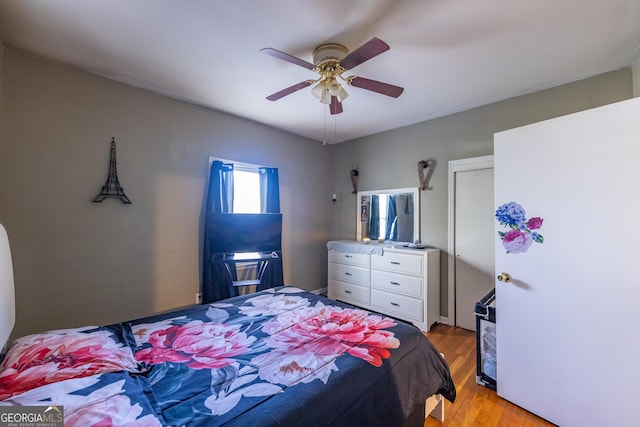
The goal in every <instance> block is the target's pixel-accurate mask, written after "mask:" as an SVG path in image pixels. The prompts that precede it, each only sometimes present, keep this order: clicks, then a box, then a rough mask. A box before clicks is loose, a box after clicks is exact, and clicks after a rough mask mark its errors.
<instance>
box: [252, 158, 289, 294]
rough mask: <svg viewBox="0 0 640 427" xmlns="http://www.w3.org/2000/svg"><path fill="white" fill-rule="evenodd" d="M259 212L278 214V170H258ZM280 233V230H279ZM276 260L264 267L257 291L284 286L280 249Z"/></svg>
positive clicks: (273, 259)
mask: <svg viewBox="0 0 640 427" xmlns="http://www.w3.org/2000/svg"><path fill="white" fill-rule="evenodd" d="M258 172H259V174H260V212H262V213H280V182H279V180H278V168H260V169H258ZM281 231H282V230H281ZM275 252H276V255H277V256H278V258H272V259H271V260H270V261H269V262H268V263H267V265H266V268H265V270H264V273H263V275H262V279H261V280H260V285H259V286H258V289H257V290H259V291H260V290H263V289H268V288H273V287H275V286H282V285H284V274H283V271H282V247H281V248H280V250H279V251H275Z"/></svg>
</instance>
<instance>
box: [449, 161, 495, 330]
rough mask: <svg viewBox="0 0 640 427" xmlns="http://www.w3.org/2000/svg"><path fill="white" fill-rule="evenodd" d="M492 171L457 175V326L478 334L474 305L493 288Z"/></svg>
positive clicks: (468, 172) (486, 170)
mask: <svg viewBox="0 0 640 427" xmlns="http://www.w3.org/2000/svg"><path fill="white" fill-rule="evenodd" d="M493 211H494V203H493V168H492V167H491V168H482V169H474V170H461V171H458V172H456V174H455V233H454V234H455V287H456V289H455V293H456V294H455V304H456V325H457V326H460V327H462V328H465V329H469V330H472V331H475V330H476V316H475V315H474V314H473V309H474V306H475V303H476V302H478V301H479V300H480V299H481V298H482V297H484V296H485V295H486V294H487V293H488V292H489V291H490V290H491V289H493V287H494V283H495V280H494V274H493V273H494V259H493V258H494V252H493V243H494V240H495V239H494V237H493V233H494V231H493V222H494V219H493Z"/></svg>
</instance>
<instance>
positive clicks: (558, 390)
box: [494, 98, 640, 427]
mask: <svg viewBox="0 0 640 427" xmlns="http://www.w3.org/2000/svg"><path fill="white" fill-rule="evenodd" d="M639 118H640V98H635V99H632V100H629V101H624V102H620V103H616V104H612V105H608V106H605V107H601V108H597V109H593V110H588V111H584V112H580V113H576V114H572V115H568V116H564V117H561V118H557V119H553V120H549V121H545V122H542V123H537V124H533V125H529V126H525V127H522V128H518V129H513V130H510V131H505V132H501V133H498V134H496V135H495V150H494V166H495V169H494V172H495V204H496V206H500V205H503V204H509V203H510V202H515V203H517V204H518V205H520V206H521V207H522V208H523V209H524V214H522V213H521V212H519V210H518V209H517V208H516V207H515V205H509V206H510V207H511V209H503V210H502V213H503V216H502V217H501V218H502V220H503V224H506V223H509V221H512V222H514V223H517V224H518V225H516V226H515V228H512V227H509V226H507V225H500V224H498V222H497V221H496V233H495V236H496V240H495V262H496V275H497V274H499V273H501V272H505V273H508V274H509V275H510V276H511V278H512V279H511V281H509V282H496V317H497V325H496V328H497V373H498V375H497V377H498V378H497V380H498V386H497V387H498V394H499V395H500V396H502V397H503V398H505V399H507V400H510V401H512V402H513V403H515V404H517V405H519V406H522V407H523V408H525V409H527V410H529V411H531V412H533V413H535V414H537V415H539V416H541V417H543V418H546V419H548V420H549V421H551V422H552V423H555V424H558V425H561V426H568V427H570V426H605V425H606V426H623V425H637V423H638V415H637V412H638V410H637V407H638V402H640V386H638V384H640V367H639V365H638V355H640V334H639V333H638V326H639V325H640V309H639V308H638V302H639V301H640V262H639V260H638V254H639V251H638V242H640V225H639V224H638V222H639V218H640V190H639V189H638V183H639V182H640V168H639V167H638V162H639V161H640V119H639ZM525 220H528V221H525ZM514 225H515V224H514ZM498 232H502V233H505V234H503V235H502V237H501V236H500V235H499V234H498ZM507 232H510V233H511V234H510V235H509V236H506V233H507ZM534 233H537V234H534ZM527 234H528V235H529V238H531V237H534V239H533V240H527V236H526V235H527ZM507 250H509V253H507ZM502 277H503V279H504V278H505V276H502Z"/></svg>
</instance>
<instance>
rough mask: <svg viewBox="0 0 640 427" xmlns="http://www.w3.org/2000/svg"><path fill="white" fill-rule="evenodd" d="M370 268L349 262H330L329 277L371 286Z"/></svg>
mask: <svg viewBox="0 0 640 427" xmlns="http://www.w3.org/2000/svg"><path fill="white" fill-rule="evenodd" d="M369 271H370V270H369V269H368V268H363V267H356V266H353V265H348V264H338V263H335V262H331V263H329V278H330V279H338V280H342V281H345V282H352V283H356V284H359V285H364V286H369V275H370V273H369Z"/></svg>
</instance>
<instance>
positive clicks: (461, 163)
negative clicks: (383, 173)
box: [447, 154, 493, 326]
mask: <svg viewBox="0 0 640 427" xmlns="http://www.w3.org/2000/svg"><path fill="white" fill-rule="evenodd" d="M489 168H493V154H491V155H488V156H480V157H471V158H468V159H460V160H450V161H449V214H448V215H449V219H448V227H447V228H448V233H447V234H448V247H447V301H448V309H447V324H449V325H453V326H455V324H456V268H455V266H456V255H455V254H456V240H455V237H456V235H455V231H456V206H455V201H456V173H458V172H465V171H473V170H480V169H489Z"/></svg>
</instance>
